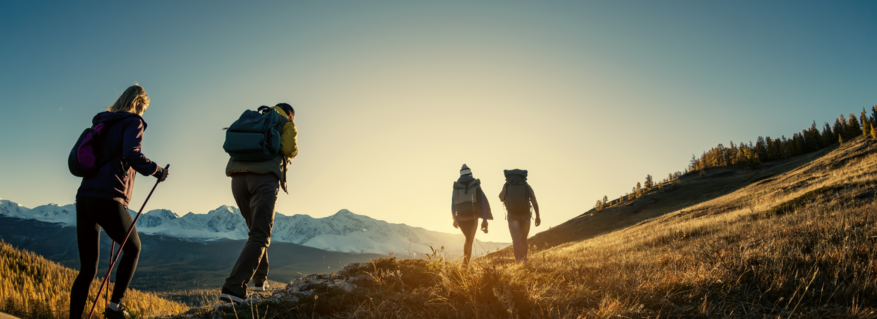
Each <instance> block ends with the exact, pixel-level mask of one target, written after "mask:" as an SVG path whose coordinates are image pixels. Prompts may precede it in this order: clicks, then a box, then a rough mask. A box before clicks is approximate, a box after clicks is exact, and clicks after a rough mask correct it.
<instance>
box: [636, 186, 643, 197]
mask: <svg viewBox="0 0 877 319" xmlns="http://www.w3.org/2000/svg"><path fill="white" fill-rule="evenodd" d="M642 196H643V189H642V185H640V183H639V182H636V198H640V197H642Z"/></svg>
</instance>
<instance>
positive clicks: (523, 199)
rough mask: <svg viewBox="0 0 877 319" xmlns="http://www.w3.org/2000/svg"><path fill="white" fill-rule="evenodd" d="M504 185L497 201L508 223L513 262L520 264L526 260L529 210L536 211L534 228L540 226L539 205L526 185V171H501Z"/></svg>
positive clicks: (534, 195) (528, 185) (530, 188)
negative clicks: (501, 204)
mask: <svg viewBox="0 0 877 319" xmlns="http://www.w3.org/2000/svg"><path fill="white" fill-rule="evenodd" d="M503 173H504V174H505V177H506V183H505V185H503V187H502V192H500V193H499V200H501V201H502V202H503V204H505V208H506V212H508V215H506V219H508V221H509V233H511V235H512V246H513V248H514V251H515V260H516V261H517V262H518V263H520V262H523V261H525V260H527V249H528V248H529V247H528V244H527V236H529V235H530V219H531V218H532V215H531V211H530V208H531V207H532V208H533V210H535V211H536V220H535V222H536V227H539V225H540V224H542V218H541V217H540V216H539V203H538V202H537V201H536V193H534V192H533V188H532V187H530V184H528V183H527V171H526V170H521V169H513V170H505V171H503Z"/></svg>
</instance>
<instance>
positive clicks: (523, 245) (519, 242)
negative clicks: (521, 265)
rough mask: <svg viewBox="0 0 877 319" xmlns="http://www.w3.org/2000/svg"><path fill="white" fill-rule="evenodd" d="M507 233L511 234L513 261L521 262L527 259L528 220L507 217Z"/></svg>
mask: <svg viewBox="0 0 877 319" xmlns="http://www.w3.org/2000/svg"><path fill="white" fill-rule="evenodd" d="M508 219H509V233H511V234H512V246H513V248H514V250H515V260H516V261H517V262H522V261H524V260H526V259H527V248H529V246H527V236H529V235H530V218H529V216H528V217H527V218H517V217H513V216H509V217H508Z"/></svg>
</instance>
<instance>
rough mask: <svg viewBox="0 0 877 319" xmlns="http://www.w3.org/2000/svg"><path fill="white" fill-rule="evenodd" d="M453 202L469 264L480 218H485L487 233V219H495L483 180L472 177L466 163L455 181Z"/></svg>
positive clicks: (455, 224) (453, 213)
mask: <svg viewBox="0 0 877 319" xmlns="http://www.w3.org/2000/svg"><path fill="white" fill-rule="evenodd" d="M451 203H452V205H451V216H452V217H453V218H454V228H459V229H460V230H461V231H463V236H466V243H464V244H463V255H464V257H463V265H466V266H468V265H469V259H470V258H471V257H472V245H473V244H474V243H475V233H476V232H477V231H478V218H482V219H484V221H483V222H481V230H482V231H484V233H485V234H486V233H487V220H493V214H492V213H491V212H490V203H488V202H487V198H486V197H484V191H482V190H481V180H478V179H475V178H474V177H472V170H470V169H469V166H466V164H463V168H461V169H460V178H458V179H457V181H456V182H454V193H453V195H452V196H451Z"/></svg>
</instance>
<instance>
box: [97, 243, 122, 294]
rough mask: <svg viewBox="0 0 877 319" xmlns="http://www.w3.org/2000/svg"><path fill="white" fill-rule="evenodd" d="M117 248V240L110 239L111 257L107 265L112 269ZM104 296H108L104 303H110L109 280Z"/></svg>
mask: <svg viewBox="0 0 877 319" xmlns="http://www.w3.org/2000/svg"><path fill="white" fill-rule="evenodd" d="M119 248H120V249H121V247H119ZM115 250H116V242H115V241H113V240H112V239H110V254H109V256H110V258H108V259H107V267H109V268H110V269H112V268H113V262H115V261H116V260H115V259H113V252H114V251H115ZM100 289H101V290H103V289H104V286H103V285H101V286H100ZM104 297H106V298H104V303H106V304H107V305H109V304H110V283H109V282H107V294H106V295H104ZM95 301H97V300H96V299H95Z"/></svg>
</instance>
